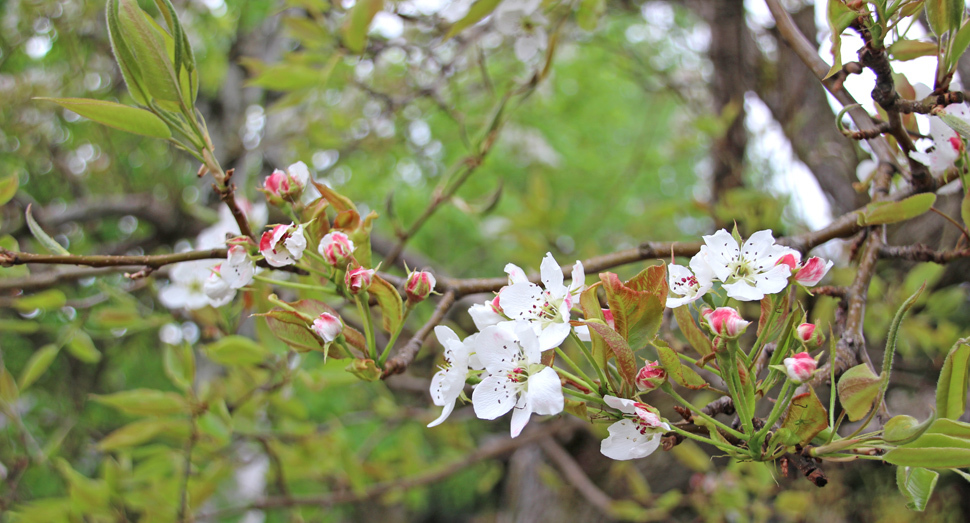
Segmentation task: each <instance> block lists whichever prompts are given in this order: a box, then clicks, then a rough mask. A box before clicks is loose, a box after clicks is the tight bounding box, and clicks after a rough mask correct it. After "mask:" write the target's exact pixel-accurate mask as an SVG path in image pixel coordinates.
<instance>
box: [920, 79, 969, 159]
mask: <svg viewBox="0 0 970 523" xmlns="http://www.w3.org/2000/svg"><path fill="white" fill-rule="evenodd" d="M927 90H928V89H927ZM942 112H944V113H945V114H948V115H951V116H955V117H957V118H959V119H961V120H963V121H964V122H967V123H970V110H968V108H967V106H966V105H965V104H952V105H948V106H947V107H946V109H943V110H942ZM930 136H931V137H932V138H933V147H932V148H931V149H930V150H928V151H926V152H919V151H911V152H910V153H909V157H910V158H912V159H914V160H916V161H917V162H920V163H921V164H923V165H925V166H927V167H929V168H930V174H932V175H933V176H941V175H943V174H944V173H945V172H946V170H947V169H949V168H950V166H951V165H953V162H955V161H956V160H957V159H958V158H960V156H961V155H962V154H963V153H964V145H963V139H962V138H961V137H960V135H959V134H957V132H956V131H954V130H953V129H951V128H950V126H949V125H947V124H946V123H944V122H943V120H942V119H941V118H940V117H939V116H938V115H937V114H936V113H934V115H933V116H930Z"/></svg>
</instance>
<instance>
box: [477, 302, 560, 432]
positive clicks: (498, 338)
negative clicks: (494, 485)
mask: <svg viewBox="0 0 970 523" xmlns="http://www.w3.org/2000/svg"><path fill="white" fill-rule="evenodd" d="M475 352H476V354H477V355H478V358H479V360H480V361H481V363H482V365H484V367H485V373H484V374H483V375H482V376H483V378H482V381H481V383H479V384H478V386H476V387H475V392H473V393H472V405H473V406H474V407H475V415H476V416H478V417H479V418H481V419H490V420H491V419H495V418H498V417H499V416H502V415H504V414H505V413H507V412H508V411H510V410H511V411H512V437H513V438H514V437H516V436H518V435H519V434H520V433H521V432H522V429H523V428H525V425H526V424H527V423H528V422H529V418H530V417H531V416H532V413H536V414H541V415H551V414H558V413H560V412H562V409H563V406H564V404H565V402H564V399H563V394H562V385H561V383H560V381H559V374H557V373H556V371H555V370H554V369H552V368H551V367H547V366H545V365H543V364H542V363H541V362H540V359H541V355H542V353H541V351H540V349H539V338H538V336H536V333H535V331H534V330H533V328H532V326H531V325H529V324H528V322H525V321H517V322H514V323H512V322H506V323H502V324H499V325H494V326H491V327H488V328H486V329H485V330H483V331H482V332H481V333H479V335H478V337H477V338H476V339H475Z"/></svg>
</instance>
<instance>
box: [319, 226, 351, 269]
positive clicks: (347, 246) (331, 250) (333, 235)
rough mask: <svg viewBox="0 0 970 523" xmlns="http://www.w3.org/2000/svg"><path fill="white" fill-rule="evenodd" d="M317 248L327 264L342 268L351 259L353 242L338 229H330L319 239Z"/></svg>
mask: <svg viewBox="0 0 970 523" xmlns="http://www.w3.org/2000/svg"><path fill="white" fill-rule="evenodd" d="M317 250H318V251H319V252H320V256H323V259H324V260H326V262H327V263H328V264H330V265H331V266H333V267H337V268H338V269H343V268H345V267H346V266H347V262H349V261H350V260H351V259H353V256H354V242H353V241H352V240H351V239H350V237H349V236H347V235H346V234H344V233H342V232H340V231H330V232H328V233H327V234H326V235H325V236H324V237H323V239H322V240H320V245H319V246H317Z"/></svg>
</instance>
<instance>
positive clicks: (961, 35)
mask: <svg viewBox="0 0 970 523" xmlns="http://www.w3.org/2000/svg"><path fill="white" fill-rule="evenodd" d="M950 45H951V47H950V57H949V62H947V69H948V70H949V69H953V66H954V65H956V63H957V62H959V61H960V57H961V56H963V53H964V52H966V50H967V46H968V45H970V21H966V22H964V23H963V26H962V27H960V30H959V31H957V34H956V35H954V36H953V43H951V44H950Z"/></svg>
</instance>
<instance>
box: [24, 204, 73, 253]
mask: <svg viewBox="0 0 970 523" xmlns="http://www.w3.org/2000/svg"><path fill="white" fill-rule="evenodd" d="M30 207H31V204H27V212H26V213H25V214H26V216H27V228H28V229H30V234H33V235H34V238H36V239H37V241H39V242H40V244H41V245H43V246H44V247H45V248H46V249H47V250H48V251H50V253H51V254H60V255H65V256H69V255H70V254H71V253H69V252H67V249H65V248H64V247H63V246H62V245H61V244H59V243H57V242H56V241H54V238H51V237H50V236H48V235H47V233H46V232H44V229H42V228H41V227H40V225H38V224H37V221H36V220H34V215H33V214H31V212H30Z"/></svg>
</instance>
